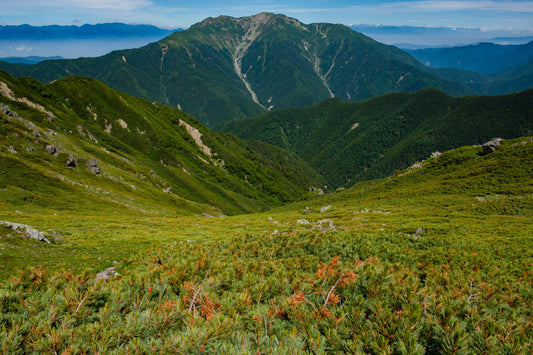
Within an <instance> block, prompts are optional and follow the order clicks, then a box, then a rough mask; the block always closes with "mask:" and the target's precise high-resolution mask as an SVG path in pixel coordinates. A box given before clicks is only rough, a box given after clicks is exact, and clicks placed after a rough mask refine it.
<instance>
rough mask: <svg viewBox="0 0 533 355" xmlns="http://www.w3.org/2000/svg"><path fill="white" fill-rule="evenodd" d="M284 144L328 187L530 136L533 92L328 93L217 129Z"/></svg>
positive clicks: (278, 144)
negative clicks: (496, 140) (349, 98)
mask: <svg viewBox="0 0 533 355" xmlns="http://www.w3.org/2000/svg"><path fill="white" fill-rule="evenodd" d="M217 129H220V130H222V131H226V132H232V133H234V134H236V135H237V136H239V137H241V138H243V139H254V140H259V141H263V142H266V143H269V144H274V145H277V146H279V147H282V148H284V149H287V150H289V151H291V152H293V153H295V154H296V155H298V156H299V157H301V158H302V159H303V160H305V161H306V162H308V163H309V165H311V166H312V167H313V168H314V169H316V171H317V172H319V173H320V174H322V176H323V177H324V178H325V179H326V180H327V183H328V185H329V186H330V187H333V188H337V187H348V186H352V185H353V184H354V183H355V182H357V181H361V180H369V179H373V178H380V177H384V176H387V175H390V174H392V173H393V171H394V170H395V169H404V168H407V167H408V166H410V165H412V164H413V163H415V162H416V161H418V160H421V159H425V158H427V157H429V156H430V155H431V154H432V153H433V152H435V151H443V150H448V149H452V148H456V147H459V146H462V145H467V144H482V143H485V142H486V141H488V140H490V139H491V138H493V137H502V138H513V137H517V136H522V135H530V134H533V90H529V91H524V92H520V93H517V94H509V95H504V96H494V97H488V96H470V97H462V98H452V97H450V96H447V95H446V94H444V93H442V92H441V91H438V90H436V89H425V90H422V91H420V92H417V93H414V94H389V95H384V96H381V97H377V98H374V99H370V100H366V101H363V102H357V103H350V102H344V101H341V100H339V99H330V100H326V101H323V102H321V103H318V104H315V105H312V106H309V107H307V108H302V109H284V110H277V111H273V112H269V113H267V114H264V115H262V116H258V117H255V118H249V119H241V120H234V121H231V122H228V123H226V124H223V125H220V126H219V127H217Z"/></svg>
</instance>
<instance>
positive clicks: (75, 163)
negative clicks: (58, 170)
mask: <svg viewBox="0 0 533 355" xmlns="http://www.w3.org/2000/svg"><path fill="white" fill-rule="evenodd" d="M65 165H66V166H68V167H71V168H75V167H77V166H78V159H76V157H75V156H74V155H72V154H71V153H69V154H68V159H67V162H66V163H65Z"/></svg>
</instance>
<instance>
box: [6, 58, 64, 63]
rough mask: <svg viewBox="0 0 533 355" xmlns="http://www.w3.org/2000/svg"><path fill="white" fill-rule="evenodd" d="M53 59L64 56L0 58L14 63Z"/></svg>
mask: <svg viewBox="0 0 533 355" xmlns="http://www.w3.org/2000/svg"><path fill="white" fill-rule="evenodd" d="M53 59H65V58H63V57H59V56H55V57H38V56H29V57H6V58H0V60H1V61H4V62H8V63H15V64H37V63H40V62H42V61H45V60H53Z"/></svg>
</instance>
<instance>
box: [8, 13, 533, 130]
mask: <svg viewBox="0 0 533 355" xmlns="http://www.w3.org/2000/svg"><path fill="white" fill-rule="evenodd" d="M532 67H533V65H530V64H529V63H528V62H525V63H523V64H521V65H518V66H515V67H514V68H512V70H510V71H507V72H504V73H498V74H494V75H490V76H487V75H482V74H479V73H476V72H472V71H464V70H460V69H448V68H445V69H435V68H430V67H427V66H425V65H424V64H422V63H421V62H419V61H417V60H416V59H415V58H413V57H412V56H411V55H409V54H408V53H406V52H404V51H402V50H400V49H398V48H396V47H393V46H388V45H384V44H382V43H379V42H377V41H375V40H373V39H371V38H369V37H367V36H365V35H363V34H361V33H358V32H355V31H354V30H352V29H350V28H349V27H347V26H343V25H334V24H327V23H321V24H309V25H306V24H303V23H301V22H299V21H298V20H296V19H293V18H289V17H286V16H284V15H276V14H270V13H261V14H258V15H255V16H251V17H242V18H233V17H228V16H220V17H217V18H208V19H206V20H204V21H202V22H200V23H198V24H195V25H193V26H192V27H191V28H189V29H187V30H184V31H179V32H175V33H173V34H171V35H169V36H168V37H166V38H164V39H162V40H160V41H157V42H154V43H151V44H148V45H146V46H143V47H141V48H137V49H128V50H119V51H113V52H111V53H109V54H106V55H104V56H100V57H95V58H79V59H71V60H48V61H44V62H41V63H38V64H36V65H20V64H19V65H17V64H10V63H5V62H0V69H3V70H6V71H8V72H10V73H11V74H13V75H15V76H17V77H18V76H32V77H35V78H37V79H38V80H40V81H42V82H51V81H54V80H57V79H60V78H64V77H67V76H70V75H80V76H85V77H91V78H95V79H98V80H100V81H102V82H104V83H106V84H107V85H109V86H110V87H112V88H114V89H116V90H119V91H122V92H125V93H128V94H130V95H134V96H139V97H143V98H145V99H147V100H149V101H158V102H161V103H165V104H169V105H171V106H173V107H178V108H179V109H181V110H183V111H185V112H187V113H190V114H192V115H193V116H195V117H196V118H197V119H199V120H200V121H201V122H203V123H204V124H206V125H208V126H209V127H214V126H215V125H217V124H219V123H221V122H224V121H228V120H231V119H235V118H242V117H250V116H256V115H259V114H261V113H264V112H267V111H270V110H274V109H280V108H288V107H305V106H308V105H311V104H313V103H317V102H320V101H322V100H324V99H327V98H331V97H336V98H340V99H342V100H346V101H359V100H365V99H368V98H372V97H376V96H379V95H383V94H388V93H394V92H410V93H412V92H416V91H419V90H421V89H423V88H426V87H435V88H438V89H440V90H442V91H444V92H445V93H447V94H448V95H452V96H463V95H471V94H506V93H510V92H516V91H521V90H525V89H528V88H531V87H533V80H530V77H531V76H533V68H532Z"/></svg>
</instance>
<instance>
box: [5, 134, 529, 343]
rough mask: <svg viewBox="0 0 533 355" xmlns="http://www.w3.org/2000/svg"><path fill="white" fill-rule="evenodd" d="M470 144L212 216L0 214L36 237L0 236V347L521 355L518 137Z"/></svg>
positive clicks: (524, 152) (524, 216)
mask: <svg viewBox="0 0 533 355" xmlns="http://www.w3.org/2000/svg"><path fill="white" fill-rule="evenodd" d="M522 142H525V143H524V144H522ZM480 150H481V148H480V147H465V148H460V149H456V150H453V151H450V152H446V153H444V154H443V155H442V156H440V157H438V158H431V159H428V160H427V161H425V162H424V166H423V167H422V168H419V169H414V170H412V171H407V170H406V171H399V172H397V174H396V176H391V177H388V178H385V179H382V180H373V181H367V182H363V183H359V184H357V185H355V186H354V187H353V188H351V189H347V190H344V191H339V192H336V193H333V194H328V195H325V196H313V197H310V198H308V199H305V200H301V201H299V202H296V203H294V204H290V205H286V206H282V207H279V208H276V209H272V210H270V211H268V212H264V213H254V214H247V215H239V216H229V217H223V218H204V217H195V216H168V215H165V214H162V213H154V214H151V215H147V214H143V213H139V212H135V211H133V210H125V209H123V210H117V213H116V214H113V213H95V211H89V210H88V211H83V212H82V211H73V212H70V213H66V212H65V211H54V210H53V209H46V210H45V209H43V210H41V211H40V212H39V213H36V212H31V211H23V210H24V205H21V206H19V210H20V211H21V212H24V213H16V212H14V211H12V210H11V209H10V208H5V205H1V206H0V209H1V213H0V219H2V220H11V221H14V222H20V223H26V224H30V225H32V226H34V227H37V228H38V229H40V230H42V231H44V232H46V233H48V236H49V239H51V240H52V243H51V244H44V243H41V242H37V241H32V240H23V239H22V238H21V237H20V236H18V235H16V233H14V232H13V231H9V230H6V229H4V228H2V229H0V236H1V238H0V243H1V244H0V247H1V249H0V253H1V254H0V257H3V258H5V259H2V265H4V268H3V269H0V272H1V274H2V280H4V281H3V282H2V283H1V286H0V349H2V351H3V352H4V353H31V352H38V353H39V352H49V353H54V352H57V353H61V352H64V353H93V352H101V353H111V354H112V353H173V352H179V353H182V352H183V353H199V352H208V353H287V354H293V353H371V354H378V353H396V354H422V353H474V354H485V353H517V354H526V353H531V352H532V351H533V342H532V341H531V339H533V333H532V329H533V327H532V325H533V312H532V309H531V304H532V303H533V291H532V290H533V288H532V285H533V238H532V237H531V236H532V235H533V233H532V232H533V220H532V218H531V216H532V215H533V184H532V181H533V179H532V177H533V171H532V166H533V143H532V142H531V139H530V138H519V139H514V140H507V141H504V144H503V146H502V147H501V148H500V149H499V150H497V151H496V152H495V153H492V154H490V155H487V156H480V155H479V152H480ZM0 193H3V192H2V191H0ZM326 206H330V208H329V209H327V210H326V211H324V212H321V211H320V210H321V208H322V207H326ZM11 207H13V206H11ZM306 207H307V210H308V212H307V213H306V212H305V210H306ZM55 213H57V215H55ZM299 219H306V220H307V221H309V222H310V224H299V223H297V220H299ZM323 220H331V221H332V222H333V224H334V225H335V227H336V230H333V231H326V232H322V231H320V230H318V229H317V228H314V229H313V227H314V226H315V225H316V222H318V221H323ZM324 225H325V226H326V225H328V223H325V224H324ZM419 228H423V229H424V232H420V233H419V237H416V236H415V233H416V232H417V230H418V229H419ZM52 231H53V232H56V233H52ZM8 234H11V236H8ZM73 250H76V251H73ZM7 255H9V258H7V257H6V256H7ZM4 260H5V261H6V263H4ZM114 262H116V263H114ZM111 266H116V270H115V271H116V272H117V273H118V274H119V275H116V276H115V277H113V278H112V279H110V280H108V281H95V275H96V273H98V272H100V271H102V270H104V269H105V268H107V267H111Z"/></svg>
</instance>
